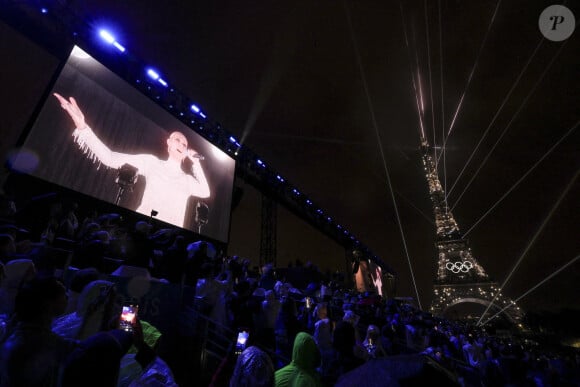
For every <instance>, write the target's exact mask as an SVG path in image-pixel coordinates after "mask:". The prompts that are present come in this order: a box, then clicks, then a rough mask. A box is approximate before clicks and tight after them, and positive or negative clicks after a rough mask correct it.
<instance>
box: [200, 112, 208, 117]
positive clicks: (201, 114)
mask: <svg viewBox="0 0 580 387" xmlns="http://www.w3.org/2000/svg"><path fill="white" fill-rule="evenodd" d="M199 115H200V116H202V117H203V118H207V117H206V115H205V114H203V112H199Z"/></svg>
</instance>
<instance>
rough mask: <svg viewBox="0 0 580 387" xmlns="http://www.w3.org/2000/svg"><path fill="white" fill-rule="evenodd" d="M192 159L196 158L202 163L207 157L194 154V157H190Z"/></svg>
mask: <svg viewBox="0 0 580 387" xmlns="http://www.w3.org/2000/svg"><path fill="white" fill-rule="evenodd" d="M190 157H191V158H194V159H198V160H200V161H202V160H205V157H204V156H203V155H200V154H199V153H195V154H193V155H192V156H190Z"/></svg>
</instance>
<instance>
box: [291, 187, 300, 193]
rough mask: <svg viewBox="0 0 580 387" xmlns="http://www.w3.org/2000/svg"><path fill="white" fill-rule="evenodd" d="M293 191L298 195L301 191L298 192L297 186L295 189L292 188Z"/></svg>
mask: <svg viewBox="0 0 580 387" xmlns="http://www.w3.org/2000/svg"><path fill="white" fill-rule="evenodd" d="M292 192H294V193H295V194H296V195H300V192H298V190H297V189H296V188H294V189H293V190H292Z"/></svg>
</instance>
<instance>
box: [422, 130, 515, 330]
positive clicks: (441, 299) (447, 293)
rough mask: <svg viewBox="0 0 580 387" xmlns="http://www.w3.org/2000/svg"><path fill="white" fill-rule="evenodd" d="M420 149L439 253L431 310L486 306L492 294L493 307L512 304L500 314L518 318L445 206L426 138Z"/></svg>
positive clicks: (443, 194)
mask: <svg viewBox="0 0 580 387" xmlns="http://www.w3.org/2000/svg"><path fill="white" fill-rule="evenodd" d="M422 151H423V165H424V167H425V175H426V178H427V183H428V184H429V196H430V197H431V202H432V204H433V212H434V214H435V226H436V228H437V242H436V246H437V252H438V254H439V257H438V261H437V278H436V280H435V285H434V289H433V293H434V294H433V301H432V303H431V312H432V313H433V314H435V315H441V314H443V313H444V312H445V310H446V309H447V308H449V307H452V306H454V305H457V304H460V303H478V304H482V305H485V306H486V307H487V306H488V305H489V304H490V303H491V301H492V300H493V299H494V297H496V298H495V300H494V301H493V305H494V306H495V309H496V310H501V309H504V308H505V307H506V306H508V305H510V304H512V306H511V307H509V308H507V309H505V311H504V313H505V314H506V316H507V317H508V318H509V319H510V320H512V321H513V322H517V321H519V320H521V318H522V317H523V313H522V311H521V309H520V308H519V307H518V306H517V305H516V304H515V302H514V301H512V300H510V299H509V298H508V297H505V296H504V295H502V294H501V293H500V294H497V292H498V291H499V285H498V284H497V283H496V282H494V281H492V280H491V279H490V278H489V277H488V275H487V274H486V272H485V270H484V269H483V267H482V266H481V265H480V264H479V262H477V260H476V259H475V258H474V256H473V254H472V253H471V248H470V247H469V242H468V240H467V239H465V238H463V235H462V234H461V232H460V230H459V226H458V225H457V222H456V221H455V218H454V217H453V214H452V213H451V211H450V210H449V207H448V205H447V200H446V198H445V191H444V190H443V188H442V187H441V182H440V181H439V175H438V174H437V167H436V165H435V162H434V161H433V158H432V157H431V155H430V154H429V144H428V143H427V142H426V141H423V145H422ZM498 308H499V309H498ZM490 312H494V309H490ZM494 314H495V312H494ZM488 316H489V317H491V316H492V315H488Z"/></svg>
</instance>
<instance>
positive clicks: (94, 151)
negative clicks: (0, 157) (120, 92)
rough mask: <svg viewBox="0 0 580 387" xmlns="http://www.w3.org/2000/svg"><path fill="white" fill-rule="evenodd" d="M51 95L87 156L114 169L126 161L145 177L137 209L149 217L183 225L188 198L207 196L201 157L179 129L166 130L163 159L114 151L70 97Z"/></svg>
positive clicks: (206, 183)
mask: <svg viewBox="0 0 580 387" xmlns="http://www.w3.org/2000/svg"><path fill="white" fill-rule="evenodd" d="M54 96H55V97H56V98H57V100H58V102H59V103H60V106H61V107H62V109H63V110H64V111H66V112H67V113H68V115H69V116H70V118H71V119H72V121H73V123H74V125H75V129H74V131H73V134H72V135H73V138H74V141H75V143H76V144H77V145H78V146H79V148H80V149H81V150H82V151H83V152H85V153H86V154H87V156H88V157H89V158H90V159H92V160H93V161H96V162H98V163H99V164H103V165H105V166H107V167H109V168H115V169H119V168H121V167H122V166H123V165H125V164H129V165H131V166H133V167H135V168H136V169H137V174H138V175H142V176H144V177H145V179H146V185H145V189H144V192H143V198H142V200H141V204H140V205H139V207H138V208H137V209H136V211H137V212H139V213H142V214H145V215H147V216H149V215H150V214H151V213H152V212H153V211H155V212H156V213H157V219H159V220H162V221H164V222H167V223H170V224H173V225H177V226H181V227H184V226H185V222H186V219H185V215H186V208H187V201H188V199H189V197H190V196H195V197H198V198H208V197H209V196H210V188H209V185H208V182H207V179H206V176H205V174H204V171H203V169H202V166H201V163H200V160H202V159H203V157H201V156H200V155H199V154H198V153H197V152H196V151H195V150H193V149H191V148H189V147H188V141H187V137H185V135H184V134H183V133H181V132H179V131H174V132H171V133H170V135H169V137H168V138H167V140H166V142H167V153H168V158H167V159H166V160H161V159H159V158H158V157H156V156H154V155H152V154H125V153H120V152H115V151H112V150H111V149H109V147H108V146H107V145H105V144H104V143H103V142H102V141H101V140H100V139H99V138H98V137H97V135H96V134H95V133H94V132H93V130H92V129H91V128H90V127H89V126H88V125H87V123H86V121H85V116H84V114H83V112H82V110H81V109H80V108H79V106H78V104H77V101H76V100H75V99H74V97H70V98H69V99H66V98H65V97H63V96H62V95H60V94H58V93H54ZM186 158H187V159H189V160H191V163H192V164H191V165H192V166H191V171H189V172H190V173H186V171H184V170H183V168H182V163H183V161H184V160H185V159H186Z"/></svg>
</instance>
